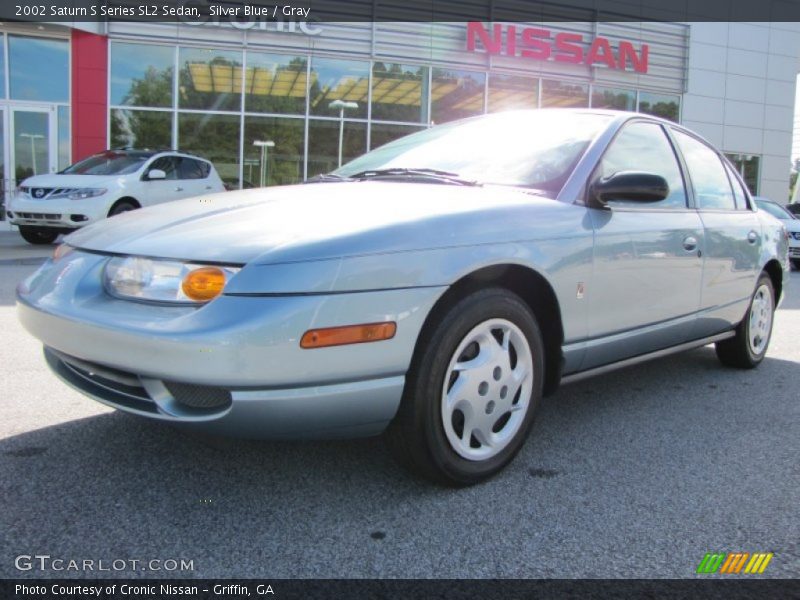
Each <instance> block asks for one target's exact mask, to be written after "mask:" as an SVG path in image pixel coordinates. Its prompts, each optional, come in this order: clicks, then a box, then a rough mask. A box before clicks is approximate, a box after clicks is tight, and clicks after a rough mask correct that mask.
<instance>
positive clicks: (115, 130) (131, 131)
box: [111, 108, 172, 149]
mask: <svg viewBox="0 0 800 600" xmlns="http://www.w3.org/2000/svg"><path fill="white" fill-rule="evenodd" d="M111 147H112V148H138V149H144V148H151V149H156V148H171V147H172V113H171V112H166V111H155V110H127V109H121V108H114V109H112V110H111Z"/></svg>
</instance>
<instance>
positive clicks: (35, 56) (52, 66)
mask: <svg viewBox="0 0 800 600" xmlns="http://www.w3.org/2000/svg"><path fill="white" fill-rule="evenodd" d="M8 79H9V87H10V88H11V89H10V92H11V94H10V95H11V99H12V100H37V101H42V102H69V43H68V42H67V41H66V40H53V39H46V38H36V37H22V36H17V35H9V36H8Z"/></svg>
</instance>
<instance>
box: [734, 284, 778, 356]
mask: <svg viewBox="0 0 800 600" xmlns="http://www.w3.org/2000/svg"><path fill="white" fill-rule="evenodd" d="M762 285H766V286H767V288H768V289H769V294H770V299H771V300H772V315H771V320H770V325H769V336H768V337H767V343H766V344H764V350H763V351H762V352H761V353H760V354H756V353H755V352H753V349H752V348H751V347H750V312H751V311H752V310H753V299H754V298H755V297H756V294H757V293H758V290H759V289H760V288H761V286H762ZM742 326H743V329H742V333H743V336H744V347H745V351H746V352H747V356H748V357H749V359H750V362H751V363H752V364H754V365H757V364H758V363H760V362H761V361H762V360H764V356H766V354H767V350H769V343H770V341H771V340H772V331H773V329H774V328H775V288H774V287H773V286H772V279H770V277H769V275H767V274H766V273H762V274H761V276H760V277H759V278H758V281H757V282H756V289H755V290H753V294H752V295H751V296H750V304H749V305H748V307H747V313H746V314H745V317H744V321H742Z"/></svg>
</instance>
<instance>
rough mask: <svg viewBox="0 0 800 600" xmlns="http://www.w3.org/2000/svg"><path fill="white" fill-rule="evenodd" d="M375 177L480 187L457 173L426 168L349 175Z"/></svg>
mask: <svg viewBox="0 0 800 600" xmlns="http://www.w3.org/2000/svg"><path fill="white" fill-rule="evenodd" d="M375 177H411V178H413V177H424V178H428V179H436V180H439V181H441V182H445V183H452V184H454V185H481V184H480V183H479V182H477V181H474V180H471V179H462V178H461V177H459V175H458V173H451V172H450V171H440V170H439V169H426V168H418V169H408V168H401V167H394V168H388V169H369V170H367V171H361V172H360V173H355V174H353V175H350V179H372V178H375Z"/></svg>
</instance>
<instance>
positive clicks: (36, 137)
mask: <svg viewBox="0 0 800 600" xmlns="http://www.w3.org/2000/svg"><path fill="white" fill-rule="evenodd" d="M19 137H24V138H28V139H29V140H30V141H31V163H33V174H34V175H36V174H37V171H38V169H37V168H36V140H43V139H44V136H43V135H42V134H41V133H20V134H19Z"/></svg>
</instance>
